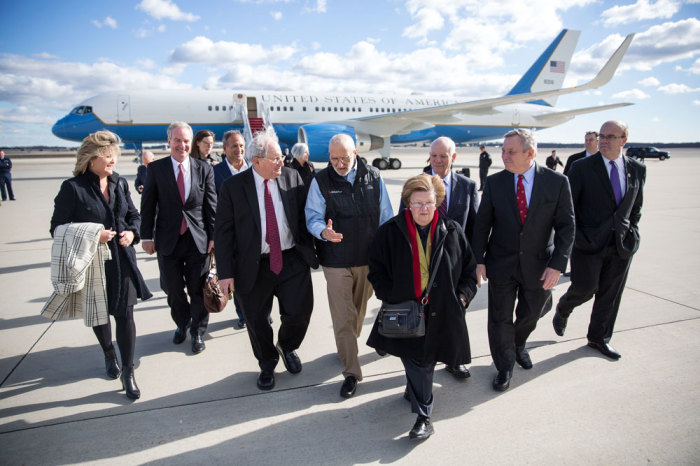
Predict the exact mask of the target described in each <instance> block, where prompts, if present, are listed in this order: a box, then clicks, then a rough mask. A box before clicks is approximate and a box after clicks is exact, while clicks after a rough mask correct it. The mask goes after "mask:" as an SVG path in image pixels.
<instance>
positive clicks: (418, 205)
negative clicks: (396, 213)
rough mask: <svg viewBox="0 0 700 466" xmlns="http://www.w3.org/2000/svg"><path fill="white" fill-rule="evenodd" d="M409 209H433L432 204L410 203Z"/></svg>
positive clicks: (433, 204) (433, 205)
mask: <svg viewBox="0 0 700 466" xmlns="http://www.w3.org/2000/svg"><path fill="white" fill-rule="evenodd" d="M411 208H413V209H434V208H435V203H434V202H411Z"/></svg>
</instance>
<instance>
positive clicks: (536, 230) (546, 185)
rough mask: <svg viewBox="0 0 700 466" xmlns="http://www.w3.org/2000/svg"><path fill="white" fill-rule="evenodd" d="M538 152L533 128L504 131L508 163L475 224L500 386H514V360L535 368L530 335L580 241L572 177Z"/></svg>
mask: <svg viewBox="0 0 700 466" xmlns="http://www.w3.org/2000/svg"><path fill="white" fill-rule="evenodd" d="M536 153H537V142H536V141H535V137H534V134H533V132H532V131H529V130H524V129H516V130H513V131H510V132H508V133H507V134H506V135H505V139H504V142H503V148H502V158H503V163H504V165H505V170H502V171H500V172H498V173H496V174H494V175H491V176H489V177H488V181H487V182H486V186H485V187H484V195H483V197H482V198H481V204H480V205H479V211H478V213H477V217H476V226H475V228H474V237H473V242H472V248H473V250H474V255H475V256H476V261H477V266H476V276H477V280H478V285H479V286H481V282H482V281H485V280H487V279H488V281H489V304H488V335H489V346H490V348H491V356H492V357H493V361H494V364H495V365H496V369H497V370H498V375H497V376H496V378H495V379H494V381H493V388H494V389H495V390H497V391H505V390H507V389H508V387H509V386H510V379H511V377H512V374H513V366H514V365H515V362H517V363H518V364H519V365H520V366H521V367H522V368H523V369H530V368H532V360H531V359H530V355H529V354H528V352H527V350H526V349H525V343H526V342H527V338H528V337H529V336H530V333H532V331H533V330H534V329H535V327H536V325H537V320H538V318H539V316H540V313H541V312H542V309H543V308H544V306H545V304H546V303H547V301H548V300H551V293H552V291H551V290H552V288H553V287H554V286H555V285H556V284H557V281H558V280H559V276H560V274H561V272H562V271H563V270H564V268H565V267H566V262H567V261H568V259H569V254H570V252H571V247H572V244H573V241H574V209H573V206H572V203H571V191H570V189H569V182H568V180H567V179H566V177H565V176H564V175H561V174H559V173H556V172H554V171H552V170H550V169H548V168H544V167H541V166H540V165H538V164H537V163H535V155H536ZM516 299H517V303H518V304H517V307H516V305H515V302H516ZM514 308H515V318H516V319H515V323H514V322H513V310H514Z"/></svg>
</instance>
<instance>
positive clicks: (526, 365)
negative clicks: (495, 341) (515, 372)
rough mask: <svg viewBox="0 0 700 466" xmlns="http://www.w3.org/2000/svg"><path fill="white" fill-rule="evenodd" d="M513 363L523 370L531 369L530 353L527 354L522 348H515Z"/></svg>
mask: <svg viewBox="0 0 700 466" xmlns="http://www.w3.org/2000/svg"><path fill="white" fill-rule="evenodd" d="M515 362H517V363H518V364H520V367H522V368H523V369H532V359H530V353H528V352H527V350H526V349H525V347H524V346H522V347H520V348H518V347H516V348H515Z"/></svg>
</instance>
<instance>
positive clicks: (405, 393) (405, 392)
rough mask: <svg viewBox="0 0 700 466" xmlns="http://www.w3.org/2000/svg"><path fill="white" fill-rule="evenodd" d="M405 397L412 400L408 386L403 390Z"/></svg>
mask: <svg viewBox="0 0 700 466" xmlns="http://www.w3.org/2000/svg"><path fill="white" fill-rule="evenodd" d="M403 399H404V400H406V401H411V395H409V394H408V388H405V389H404V390H403Z"/></svg>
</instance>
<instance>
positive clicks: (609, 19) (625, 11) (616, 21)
mask: <svg viewBox="0 0 700 466" xmlns="http://www.w3.org/2000/svg"><path fill="white" fill-rule="evenodd" d="M680 7H681V2H678V1H674V0H657V1H655V2H653V1H650V0H637V2H636V3H633V4H632V5H622V6H620V5H615V6H614V7H612V8H609V9H607V10H605V11H604V12H603V13H602V14H601V15H600V16H601V18H602V19H603V24H604V25H605V26H617V25H620V24H628V23H632V22H634V21H643V20H648V19H668V18H671V17H672V16H673V15H674V14H676V12H678V10H679V9H680Z"/></svg>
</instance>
